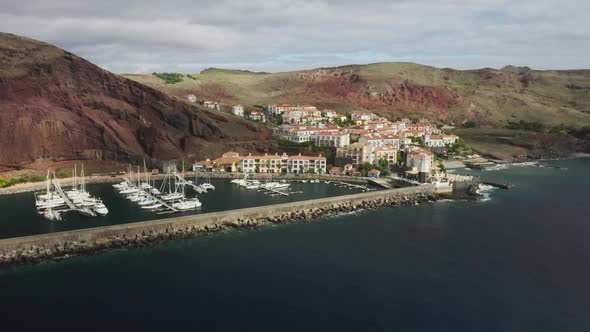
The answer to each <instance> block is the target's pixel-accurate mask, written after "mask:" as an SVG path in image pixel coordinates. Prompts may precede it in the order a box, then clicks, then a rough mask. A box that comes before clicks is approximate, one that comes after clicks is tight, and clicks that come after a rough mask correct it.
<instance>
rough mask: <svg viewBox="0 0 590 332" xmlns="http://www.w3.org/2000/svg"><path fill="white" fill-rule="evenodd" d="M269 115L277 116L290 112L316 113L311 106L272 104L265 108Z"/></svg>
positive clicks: (314, 108) (315, 109)
mask: <svg viewBox="0 0 590 332" xmlns="http://www.w3.org/2000/svg"><path fill="white" fill-rule="evenodd" d="M267 110H268V112H269V113H270V114H274V115H279V114H283V113H285V112H291V111H317V108H316V107H315V106H313V105H291V104H274V105H269V106H267Z"/></svg>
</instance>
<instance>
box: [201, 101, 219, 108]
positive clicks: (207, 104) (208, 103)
mask: <svg viewBox="0 0 590 332" xmlns="http://www.w3.org/2000/svg"><path fill="white" fill-rule="evenodd" d="M203 106H205V107H207V108H210V109H212V110H218V111H221V104H219V102H216V101H210V100H205V101H204V102H203Z"/></svg>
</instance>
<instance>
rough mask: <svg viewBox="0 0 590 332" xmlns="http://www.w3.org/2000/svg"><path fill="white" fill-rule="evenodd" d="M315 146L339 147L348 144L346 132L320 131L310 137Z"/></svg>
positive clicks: (348, 137)
mask: <svg viewBox="0 0 590 332" xmlns="http://www.w3.org/2000/svg"><path fill="white" fill-rule="evenodd" d="M311 138H312V139H313V141H314V142H315V145H317V146H325V147H332V148H340V147H343V146H347V145H349V144H350V134H349V133H347V132H335V131H320V132H318V133H316V134H314V135H312V137H311Z"/></svg>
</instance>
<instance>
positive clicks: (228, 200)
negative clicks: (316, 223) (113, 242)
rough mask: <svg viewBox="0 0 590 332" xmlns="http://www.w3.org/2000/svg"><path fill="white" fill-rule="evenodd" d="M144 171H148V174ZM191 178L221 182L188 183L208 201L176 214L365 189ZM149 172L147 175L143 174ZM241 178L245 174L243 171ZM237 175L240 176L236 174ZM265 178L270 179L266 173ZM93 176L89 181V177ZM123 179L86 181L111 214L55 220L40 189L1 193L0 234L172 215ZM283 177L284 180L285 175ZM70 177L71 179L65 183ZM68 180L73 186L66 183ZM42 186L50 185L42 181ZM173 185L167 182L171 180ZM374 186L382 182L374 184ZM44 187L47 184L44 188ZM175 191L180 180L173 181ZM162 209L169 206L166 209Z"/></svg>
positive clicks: (154, 180) (71, 215) (191, 178)
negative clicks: (38, 202) (123, 187)
mask: <svg viewBox="0 0 590 332" xmlns="http://www.w3.org/2000/svg"><path fill="white" fill-rule="evenodd" d="M142 175H143V174H142ZM186 175H187V174H185V180H187V181H192V182H193V183H194V184H196V185H201V184H203V183H208V181H209V182H210V184H211V185H212V186H214V187H215V190H209V191H208V192H207V193H196V192H194V190H193V189H189V188H188V186H187V188H185V191H186V193H187V196H188V197H197V198H198V199H199V201H200V202H201V203H202V205H201V207H199V208H198V209H194V210H188V211H179V212H173V213H172V215H177V216H185V215H192V214H202V213H209V212H218V211H224V210H229V209H241V208H249V207H255V206H265V205H270V204H281V203H289V202H296V201H300V200H309V199H318V198H325V197H334V196H340V195H348V194H354V193H359V192H362V191H361V190H357V189H348V188H343V187H338V186H336V185H335V183H334V182H331V181H328V182H329V183H326V181H320V182H319V183H315V182H314V183H311V182H309V181H308V182H307V183H304V182H301V179H297V180H293V181H288V184H289V193H288V194H287V195H284V194H279V193H278V192H283V191H281V190H275V191H272V190H271V191H269V190H259V189H247V188H245V187H242V186H239V185H236V184H234V183H231V180H232V178H228V177H224V178H211V179H209V180H208V178H207V177H205V176H201V177H199V178H195V177H194V176H193V175H192V174H190V176H186ZM143 176H145V175H143ZM165 177H166V176H165V175H159V176H157V177H152V178H151V183H152V184H153V185H155V187H157V188H158V190H159V188H161V184H162V183H163V182H164V178H165ZM240 178H243V176H242V177H240ZM233 179H235V176H234V177H233ZM260 180H261V181H265V179H263V178H261V179H260ZM87 182H89V181H87ZM121 182H123V179H122V178H119V177H118V178H113V180H111V181H110V182H109V183H94V184H86V190H87V191H88V192H89V193H90V194H91V195H92V196H94V197H100V199H101V200H102V202H103V203H104V204H105V205H106V206H107V207H108V210H109V213H108V214H107V215H105V216H97V217H87V216H84V215H81V214H79V213H76V212H74V211H68V212H64V213H63V214H62V215H61V216H62V220H61V221H51V220H47V219H45V218H44V217H43V216H42V215H40V214H38V213H36V209H35V194H34V193H33V192H25V193H19V194H13V195H4V196H0V208H1V209H2V210H3V211H5V213H4V217H5V218H3V222H2V223H0V238H8V237H14V236H26V235H33V234H42V233H51V232H60V231H68V230H75V229H82V228H90V227H101V226H109V225H117V224H126V223H132V222H137V221H146V220H156V219H162V218H167V217H170V216H171V214H170V213H163V214H162V213H160V214H158V211H155V210H149V209H143V208H142V207H141V206H140V205H138V203H137V202H131V201H130V200H129V199H127V198H126V195H123V194H120V193H119V192H118V190H117V189H116V188H114V187H113V185H114V184H120V183H121ZM279 182H280V180H279ZM59 183H60V184H62V188H65V189H68V187H69V186H71V185H72V183H71V181H65V180H61V179H60V180H59ZM63 183H65V185H63ZM66 186H68V187H66ZM41 187H45V184H42V186H41ZM166 187H167V186H166ZM369 187H370V188H377V187H372V186H369ZM43 191H44V190H43ZM172 191H174V181H173V183H172ZM159 212H165V211H164V210H162V211H159Z"/></svg>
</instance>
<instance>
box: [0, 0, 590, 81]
mask: <svg viewBox="0 0 590 332" xmlns="http://www.w3.org/2000/svg"><path fill="white" fill-rule="evenodd" d="M589 13H590V1H589V0H560V1H556V0H362V1H361V0H210V1H203V0H167V1H151V0H100V1H96V0H95V1H86V0H51V1H48V0H20V1H14V0H0V31H3V32H10V33H15V34H19V35H24V36H27V37H30V38H35V39H39V40H42V41H45V42H49V43H52V44H54V45H57V46H59V47H61V48H64V49H66V50H68V51H70V52H72V53H75V54H78V55H80V56H82V57H84V58H86V59H88V60H89V61H91V62H93V63H95V64H97V65H99V66H101V67H103V68H105V69H107V70H110V71H113V72H117V73H151V72H154V71H158V72H163V71H166V72H182V73H197V72H199V71H201V70H203V69H205V68H209V67H219V68H231V69H246V70H253V71H267V72H277V71H288V70H299V69H310V68H317V67H328V66H338V65H346V64H362V63H374V62H386V61H394V62H397V61H401V62H415V63H421V64H427V65H432V66H436V67H451V68H457V69H473V68H482V67H493V68H501V67H503V66H505V65H508V64H511V65H518V66H529V67H532V68H535V69H576V68H590V16H589V15H590V14H589Z"/></svg>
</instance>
